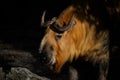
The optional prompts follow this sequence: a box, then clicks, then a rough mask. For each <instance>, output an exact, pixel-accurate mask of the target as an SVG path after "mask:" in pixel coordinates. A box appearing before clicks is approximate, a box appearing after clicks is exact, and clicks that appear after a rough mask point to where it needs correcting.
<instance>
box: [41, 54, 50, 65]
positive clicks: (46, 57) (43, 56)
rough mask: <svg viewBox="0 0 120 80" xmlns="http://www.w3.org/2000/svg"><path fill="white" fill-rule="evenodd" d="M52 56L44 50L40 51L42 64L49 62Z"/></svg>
mask: <svg viewBox="0 0 120 80" xmlns="http://www.w3.org/2000/svg"><path fill="white" fill-rule="evenodd" d="M51 58H52V54H48V53H46V52H42V53H40V62H41V63H42V64H49V63H50V61H51Z"/></svg>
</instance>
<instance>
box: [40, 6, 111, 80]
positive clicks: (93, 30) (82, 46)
mask: <svg viewBox="0 0 120 80" xmlns="http://www.w3.org/2000/svg"><path fill="white" fill-rule="evenodd" d="M45 13H46V12H45V11H44V13H43V15H42V18H41V26H42V27H46V32H45V35H44V36H43V38H42V40H41V43H40V48H39V53H40V55H42V57H41V60H42V62H43V63H44V64H46V65H47V66H49V68H50V69H51V70H53V71H54V72H56V73H59V72H60V71H61V68H62V67H63V66H64V65H65V63H67V62H70V63H71V62H72V61H74V60H77V59H79V58H83V59H84V60H85V61H90V62H92V63H93V64H99V77H98V80H106V79H107V74H108V68H109V30H108V29H106V28H105V29H104V28H103V27H104V25H101V20H100V18H97V16H96V15H94V14H92V12H91V7H90V6H89V5H86V6H85V7H84V10H83V9H82V7H81V6H76V5H70V6H69V7H67V8H66V9H65V10H63V11H62V12H61V13H60V15H59V16H58V17H53V18H52V19H51V20H50V21H47V22H44V18H45ZM72 80H78V78H76V79H72Z"/></svg>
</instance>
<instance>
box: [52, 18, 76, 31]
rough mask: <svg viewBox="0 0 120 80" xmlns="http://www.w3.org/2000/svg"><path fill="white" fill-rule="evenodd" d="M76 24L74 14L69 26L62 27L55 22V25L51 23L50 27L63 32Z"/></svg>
mask: <svg viewBox="0 0 120 80" xmlns="http://www.w3.org/2000/svg"><path fill="white" fill-rule="evenodd" d="M74 25H75V21H74V19H73V16H72V17H71V19H70V21H69V23H68V25H67V26H63V27H60V26H59V25H57V24H56V23H55V24H53V26H52V25H51V26H50V28H51V29H52V30H53V31H55V32H57V33H63V32H64V31H67V30H69V29H70V28H71V27H72V26H74Z"/></svg>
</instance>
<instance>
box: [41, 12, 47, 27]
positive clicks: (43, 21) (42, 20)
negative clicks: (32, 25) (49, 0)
mask: <svg viewBox="0 0 120 80" xmlns="http://www.w3.org/2000/svg"><path fill="white" fill-rule="evenodd" d="M45 14H46V10H45V11H44V12H43V15H42V18H41V25H44V23H45Z"/></svg>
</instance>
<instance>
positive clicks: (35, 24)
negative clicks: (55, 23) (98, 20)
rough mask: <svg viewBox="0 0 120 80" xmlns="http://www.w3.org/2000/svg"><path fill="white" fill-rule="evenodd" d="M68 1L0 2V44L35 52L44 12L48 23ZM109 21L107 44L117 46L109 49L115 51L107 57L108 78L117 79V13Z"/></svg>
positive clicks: (119, 54)
mask: <svg viewBox="0 0 120 80" xmlns="http://www.w3.org/2000/svg"><path fill="white" fill-rule="evenodd" d="M71 2H72V0H39V1H38V0H36V1H35V0H34V1H29V0H20V1H18V0H9V1H7V0H3V1H0V41H2V42H5V43H8V44H11V45H14V46H15V47H17V48H20V49H23V50H27V51H32V50H37V49H38V47H39V43H40V40H41V37H42V32H43V31H42V30H41V28H40V19H41V16H42V13H43V11H44V10H46V11H47V13H46V20H49V19H51V18H52V17H53V16H58V15H59V13H60V12H61V11H62V10H63V9H65V8H66V7H67V6H68V5H70V4H71ZM108 2H109V4H110V6H115V4H116V3H117V0H108ZM112 18H113V21H112V22H113V25H114V26H113V27H110V43H111V44H112V47H113V46H116V47H114V48H111V49H115V51H114V50H113V51H114V52H111V53H112V54H110V57H111V59H110V70H109V79H112V80H119V79H120V78H119V74H120V69H119V68H120V62H119V61H120V52H119V49H118V46H119V44H120V43H119V41H120V39H119V37H120V36H119V35H120V34H119V33H120V29H119V28H118V27H120V26H119V25H120V23H119V22H120V14H117V15H113V16H112ZM116 48H117V50H116ZM111 51H112V50H111ZM113 53H114V54H113Z"/></svg>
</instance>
